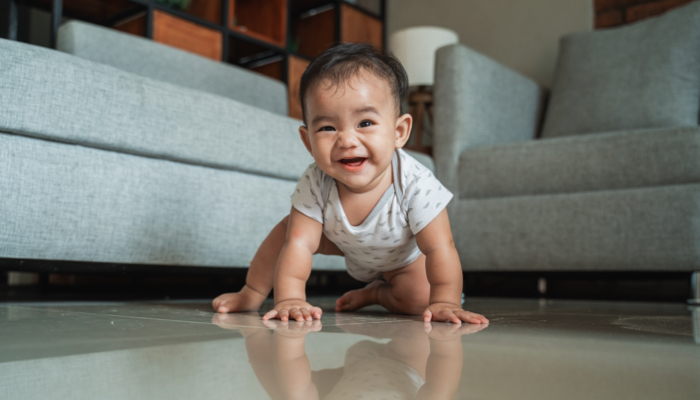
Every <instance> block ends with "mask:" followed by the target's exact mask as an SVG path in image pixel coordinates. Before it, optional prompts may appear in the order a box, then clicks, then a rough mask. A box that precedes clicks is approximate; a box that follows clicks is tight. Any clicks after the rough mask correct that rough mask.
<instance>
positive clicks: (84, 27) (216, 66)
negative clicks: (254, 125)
mask: <svg viewBox="0 0 700 400" xmlns="http://www.w3.org/2000/svg"><path fill="white" fill-rule="evenodd" d="M56 48H57V49H58V50H61V51H65V52H67V53H70V54H73V55H75V56H78V57H80V58H85V59H87V60H91V61H96V62H99V63H103V64H107V65H111V66H113V67H117V68H119V69H122V70H124V71H128V72H133V73H135V74H138V75H141V76H145V77H148V78H153V79H157V80H160V81H164V82H170V83H174V84H177V85H180V86H185V87H188V88H191V89H198V90H203V91H205V92H209V93H214V94H218V95H221V96H225V97H228V98H230V99H234V100H238V101H240V102H242V103H246V104H250V105H253V106H255V107H259V108H262V109H265V110H268V111H272V112H274V113H277V114H281V115H287V88H286V86H285V85H284V84H283V83H282V82H280V81H277V80H274V79H271V78H268V77H266V76H264V75H261V74H258V73H255V72H252V71H250V70H247V69H244V68H240V67H236V66H234V65H231V64H225V63H221V62H216V61H213V60H210V59H207V58H204V57H200V56H198V55H195V54H191V53H188V52H186V51H183V50H180V49H176V48H174V47H170V46H166V45H163V44H160V43H156V42H154V41H152V40H148V39H145V38H141V37H138V36H134V35H129V34H126V33H122V32H119V31H116V30H114V29H108V28H104V27H101V26H97V25H93V24H88V23H85V22H81V21H76V20H72V21H69V22H67V23H65V24H63V25H62V26H61V28H60V29H59V30H58V40H57V43H56Z"/></svg>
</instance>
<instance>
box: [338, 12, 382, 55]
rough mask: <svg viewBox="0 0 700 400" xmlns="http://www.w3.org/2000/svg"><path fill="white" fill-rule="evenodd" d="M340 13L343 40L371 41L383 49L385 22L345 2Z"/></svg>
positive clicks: (341, 37) (341, 38)
mask: <svg viewBox="0 0 700 400" xmlns="http://www.w3.org/2000/svg"><path fill="white" fill-rule="evenodd" d="M340 7H341V10H342V11H341V13H340V40H341V41H343V42H352V43H355V42H361V43H370V44H372V45H374V46H375V47H376V48H378V49H379V50H383V47H384V41H383V40H382V38H383V36H384V34H383V29H382V27H383V24H382V21H381V20H379V19H378V18H375V17H372V16H369V15H367V14H366V13H363V12H361V11H358V10H357V9H355V8H353V7H351V6H349V5H347V4H343V5H341V6H340Z"/></svg>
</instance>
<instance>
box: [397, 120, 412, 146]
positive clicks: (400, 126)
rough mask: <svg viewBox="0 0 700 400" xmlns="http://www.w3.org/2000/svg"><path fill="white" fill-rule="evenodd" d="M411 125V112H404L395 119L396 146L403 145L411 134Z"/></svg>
mask: <svg viewBox="0 0 700 400" xmlns="http://www.w3.org/2000/svg"><path fill="white" fill-rule="evenodd" d="M412 125H413V117H411V114H408V113H406V114H404V115H402V116H400V117H399V118H398V119H397V120H396V129H395V131H396V148H397V149H400V148H401V147H403V146H404V145H405V144H406V142H407V141H408V138H409V137H410V136H411V126H412Z"/></svg>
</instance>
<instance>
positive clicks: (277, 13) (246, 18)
mask: <svg viewBox="0 0 700 400" xmlns="http://www.w3.org/2000/svg"><path fill="white" fill-rule="evenodd" d="M228 1H229V16H228V27H229V29H231V30H233V31H236V32H239V33H242V34H245V35H248V36H250V37H253V38H255V39H258V40H262V41H265V42H268V43H272V44H274V45H275V46H278V47H285V45H286V42H287V0H228Z"/></svg>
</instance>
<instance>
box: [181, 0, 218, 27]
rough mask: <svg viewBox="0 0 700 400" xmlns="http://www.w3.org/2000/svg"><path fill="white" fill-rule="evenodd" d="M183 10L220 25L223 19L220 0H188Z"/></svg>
mask: <svg viewBox="0 0 700 400" xmlns="http://www.w3.org/2000/svg"><path fill="white" fill-rule="evenodd" d="M182 11H183V12H185V13H187V14H190V15H192V16H193V17H196V18H201V19H203V20H205V21H209V22H211V23H212V24H217V25H220V24H221V23H222V21H223V15H222V14H223V11H222V2H221V0H190V3H189V4H188V5H187V7H186V8H185V9H184V10H182Z"/></svg>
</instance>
